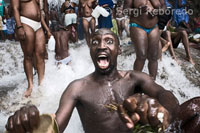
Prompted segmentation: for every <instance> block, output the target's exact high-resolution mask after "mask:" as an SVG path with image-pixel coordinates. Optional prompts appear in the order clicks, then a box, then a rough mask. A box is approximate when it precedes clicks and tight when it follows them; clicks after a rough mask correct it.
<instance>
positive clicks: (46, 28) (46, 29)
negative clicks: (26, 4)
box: [41, 15, 51, 32]
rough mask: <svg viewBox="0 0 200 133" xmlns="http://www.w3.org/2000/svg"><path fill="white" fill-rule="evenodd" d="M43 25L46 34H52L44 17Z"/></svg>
mask: <svg viewBox="0 0 200 133" xmlns="http://www.w3.org/2000/svg"><path fill="white" fill-rule="evenodd" d="M41 23H42V26H43V27H44V29H45V31H46V32H51V31H50V29H49V27H48V26H47V24H46V22H45V20H44V17H43V15H41Z"/></svg>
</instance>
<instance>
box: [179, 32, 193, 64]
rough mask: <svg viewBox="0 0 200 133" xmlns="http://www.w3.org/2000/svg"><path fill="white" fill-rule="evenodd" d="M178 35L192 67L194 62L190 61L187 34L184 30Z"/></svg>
mask: <svg viewBox="0 0 200 133" xmlns="http://www.w3.org/2000/svg"><path fill="white" fill-rule="evenodd" d="M180 34H181V38H182V42H183V46H184V48H185V52H186V55H187V58H188V61H189V62H190V63H192V64H193V65H194V64H195V63H194V61H193V59H192V56H191V54H190V48H189V40H188V34H187V32H186V31H185V30H183V31H180Z"/></svg>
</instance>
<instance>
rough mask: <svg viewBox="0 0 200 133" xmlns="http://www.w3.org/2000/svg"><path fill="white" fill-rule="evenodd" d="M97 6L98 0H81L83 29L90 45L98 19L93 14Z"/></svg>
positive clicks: (80, 12)
mask: <svg viewBox="0 0 200 133" xmlns="http://www.w3.org/2000/svg"><path fill="white" fill-rule="evenodd" d="M95 6H96V0H80V3H79V14H80V16H81V17H82V23H83V30H84V32H85V38H86V41H87V44H88V46H89V43H90V42H89V41H90V36H91V35H92V34H93V33H94V32H95V26H96V21H95V18H94V17H93V16H92V11H93V9H94V7H95ZM90 31H91V32H90Z"/></svg>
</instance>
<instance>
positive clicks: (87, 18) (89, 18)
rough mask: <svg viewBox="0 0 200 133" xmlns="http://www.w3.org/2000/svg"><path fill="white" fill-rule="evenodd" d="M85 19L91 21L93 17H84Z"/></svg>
mask: <svg viewBox="0 0 200 133" xmlns="http://www.w3.org/2000/svg"><path fill="white" fill-rule="evenodd" d="M83 19H85V20H87V21H88V22H90V21H91V19H92V17H83Z"/></svg>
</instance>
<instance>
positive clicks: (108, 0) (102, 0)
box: [98, 0, 114, 8]
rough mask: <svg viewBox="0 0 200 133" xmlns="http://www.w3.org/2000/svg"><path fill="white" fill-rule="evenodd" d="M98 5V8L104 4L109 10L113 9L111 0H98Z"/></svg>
mask: <svg viewBox="0 0 200 133" xmlns="http://www.w3.org/2000/svg"><path fill="white" fill-rule="evenodd" d="M98 4H99V5H100V6H102V5H105V4H108V6H109V7H110V8H113V5H114V3H113V1H112V0H99V1H98Z"/></svg>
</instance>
